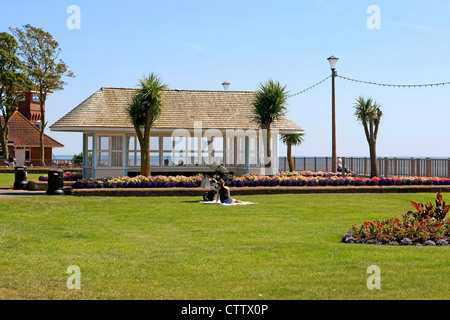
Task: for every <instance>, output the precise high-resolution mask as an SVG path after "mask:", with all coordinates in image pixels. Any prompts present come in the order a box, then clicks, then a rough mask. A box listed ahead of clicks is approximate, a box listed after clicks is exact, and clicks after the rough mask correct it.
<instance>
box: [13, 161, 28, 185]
mask: <svg viewBox="0 0 450 320" xmlns="http://www.w3.org/2000/svg"><path fill="white" fill-rule="evenodd" d="M14 177H15V179H14V190H22V189H25V186H26V185H27V183H28V181H27V178H28V174H27V167H23V166H16V167H14Z"/></svg>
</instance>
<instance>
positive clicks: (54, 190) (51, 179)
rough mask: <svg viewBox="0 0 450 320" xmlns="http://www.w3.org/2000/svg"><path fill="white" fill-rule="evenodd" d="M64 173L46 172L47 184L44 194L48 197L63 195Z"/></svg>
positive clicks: (56, 171)
mask: <svg viewBox="0 0 450 320" xmlns="http://www.w3.org/2000/svg"><path fill="white" fill-rule="evenodd" d="M63 188H64V171H62V170H61V169H51V170H48V184H47V192H46V194H47V195H49V196H52V195H60V194H64V189H63Z"/></svg>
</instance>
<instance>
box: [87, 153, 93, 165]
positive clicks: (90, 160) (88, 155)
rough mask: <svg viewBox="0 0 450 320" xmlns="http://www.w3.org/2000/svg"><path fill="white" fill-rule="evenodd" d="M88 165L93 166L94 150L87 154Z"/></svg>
mask: <svg viewBox="0 0 450 320" xmlns="http://www.w3.org/2000/svg"><path fill="white" fill-rule="evenodd" d="M86 166H87V167H91V166H92V152H88V153H87V154H86Z"/></svg>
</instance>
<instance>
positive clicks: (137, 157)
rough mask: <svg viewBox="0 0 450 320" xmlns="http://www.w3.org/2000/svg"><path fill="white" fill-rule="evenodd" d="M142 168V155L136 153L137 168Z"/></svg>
mask: <svg viewBox="0 0 450 320" xmlns="http://www.w3.org/2000/svg"><path fill="white" fill-rule="evenodd" d="M140 166H141V153H140V152H136V167H140Z"/></svg>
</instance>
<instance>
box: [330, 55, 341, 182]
mask: <svg viewBox="0 0 450 320" xmlns="http://www.w3.org/2000/svg"><path fill="white" fill-rule="evenodd" d="M338 60H339V58H336V57H335V56H331V57H329V58H328V62H329V63H330V68H331V171H333V172H334V173H336V172H337V155H336V99H335V90H334V80H335V77H336V62H337V61H338Z"/></svg>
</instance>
